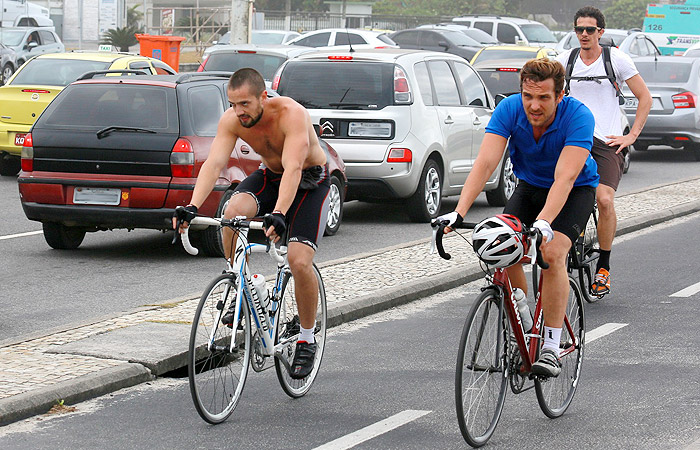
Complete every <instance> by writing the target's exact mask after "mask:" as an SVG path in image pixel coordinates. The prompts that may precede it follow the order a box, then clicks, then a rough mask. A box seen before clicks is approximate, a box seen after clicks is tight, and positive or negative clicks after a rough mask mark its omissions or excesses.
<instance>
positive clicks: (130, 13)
mask: <svg viewBox="0 0 700 450" xmlns="http://www.w3.org/2000/svg"><path fill="white" fill-rule="evenodd" d="M139 6H141V5H134V6H132V7H131V8H128V9H127V10H126V26H127V27H134V28H136V29H137V30H138V31H139V32H142V31H143V25H142V24H141V21H142V20H143V13H142V12H141V11H139V10H138V9H139Z"/></svg>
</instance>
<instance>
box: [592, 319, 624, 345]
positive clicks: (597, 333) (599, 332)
mask: <svg viewBox="0 0 700 450" xmlns="http://www.w3.org/2000/svg"><path fill="white" fill-rule="evenodd" d="M627 325H628V324H626V323H615V322H610V323H606V324H604V325H601V326H599V327H598V328H594V329H592V330H591V331H587V332H586V344H590V343H591V342H593V341H595V340H596V339H600V338H602V337H603V336H607V335H608V334H610V333H614V332H615V331H617V330H619V329H620V328H624V327H626V326H627Z"/></svg>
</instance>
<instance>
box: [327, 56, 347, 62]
mask: <svg viewBox="0 0 700 450" xmlns="http://www.w3.org/2000/svg"><path fill="white" fill-rule="evenodd" d="M328 59H330V60H331V61H352V56H336V55H332V56H329V57H328Z"/></svg>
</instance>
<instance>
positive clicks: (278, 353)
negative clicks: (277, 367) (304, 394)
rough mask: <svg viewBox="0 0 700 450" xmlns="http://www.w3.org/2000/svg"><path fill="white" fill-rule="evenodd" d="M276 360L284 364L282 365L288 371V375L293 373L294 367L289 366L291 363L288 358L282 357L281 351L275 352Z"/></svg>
mask: <svg viewBox="0 0 700 450" xmlns="http://www.w3.org/2000/svg"><path fill="white" fill-rule="evenodd" d="M275 359H278V360H279V361H280V362H281V363H282V365H283V366H284V367H285V368H286V369H287V372H288V373H292V366H290V365H289V361H287V358H283V357H282V350H281V349H280V350H279V351H276V352H275Z"/></svg>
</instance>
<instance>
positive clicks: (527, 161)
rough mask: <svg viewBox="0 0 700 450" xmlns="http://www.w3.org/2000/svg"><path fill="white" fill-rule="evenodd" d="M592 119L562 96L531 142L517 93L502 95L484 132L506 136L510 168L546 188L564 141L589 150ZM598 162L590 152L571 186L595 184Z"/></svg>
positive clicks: (551, 179) (574, 100) (525, 116)
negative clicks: (548, 122) (551, 118)
mask: <svg viewBox="0 0 700 450" xmlns="http://www.w3.org/2000/svg"><path fill="white" fill-rule="evenodd" d="M594 128H595V119H594V118H593V114H592V113H591V111H590V110H589V109H588V108H587V107H586V105H584V104H583V103H581V102H580V101H578V100H576V99H575V98H573V97H564V98H563V99H562V101H561V102H560V103H559V105H557V112H556V114H555V116H554V122H552V123H551V124H550V125H549V127H547V131H545V132H544V134H543V135H542V136H541V137H540V139H539V141H537V142H535V137H534V135H533V130H532V125H530V122H528V120H527V115H526V114H525V109H524V108H523V100H522V95H521V94H516V95H511V96H509V97H508V98H505V99H503V100H502V101H501V102H500V103H499V104H498V106H497V107H496V109H495V110H494V112H493V116H492V117H491V120H490V121H489V124H488V126H487V127H486V132H487V133H493V134H497V135H499V136H503V137H504V138H506V139H508V138H510V142H509V144H508V148H509V149H510V160H511V162H512V163H513V172H514V173H515V176H517V177H518V178H519V179H521V180H524V181H526V182H527V183H529V184H531V185H533V186H537V187H542V188H549V187H552V184H554V169H555V168H556V166H557V161H558V160H559V155H560V154H561V152H562V150H563V149H564V147H565V146H567V145H575V146H577V147H582V148H585V149H588V151H590V150H591V147H592V146H593V130H594ZM599 179H600V177H599V176H598V166H597V165H596V163H595V160H594V159H593V157H592V156H591V155H588V159H587V160H586V164H585V165H584V166H583V169H582V170H581V173H580V174H579V176H578V178H576V181H575V182H574V186H592V187H596V186H598V180H599Z"/></svg>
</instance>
